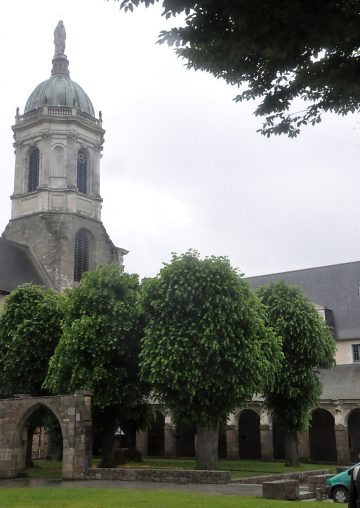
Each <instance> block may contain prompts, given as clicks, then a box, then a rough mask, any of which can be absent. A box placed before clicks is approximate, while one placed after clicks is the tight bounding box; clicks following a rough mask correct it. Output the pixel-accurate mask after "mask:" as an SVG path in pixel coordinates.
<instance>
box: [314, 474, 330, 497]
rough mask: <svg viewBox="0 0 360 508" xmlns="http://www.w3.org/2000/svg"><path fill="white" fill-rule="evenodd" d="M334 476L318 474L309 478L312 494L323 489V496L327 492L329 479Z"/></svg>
mask: <svg viewBox="0 0 360 508" xmlns="http://www.w3.org/2000/svg"><path fill="white" fill-rule="evenodd" d="M331 476H334V475H332V474H317V475H314V476H309V478H308V486H309V490H310V492H316V489H321V492H322V494H325V492H326V480H327V478H329V477H331Z"/></svg>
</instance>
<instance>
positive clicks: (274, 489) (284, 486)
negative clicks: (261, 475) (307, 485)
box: [263, 480, 300, 501]
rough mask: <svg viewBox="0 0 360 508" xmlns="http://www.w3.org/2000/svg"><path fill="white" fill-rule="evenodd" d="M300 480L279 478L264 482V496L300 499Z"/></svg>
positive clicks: (268, 497)
mask: <svg viewBox="0 0 360 508" xmlns="http://www.w3.org/2000/svg"><path fill="white" fill-rule="evenodd" d="M299 494H300V491H299V482H298V480H277V481H274V482H265V483H263V497H264V498H266V499H288V500H291V501H294V500H296V499H299Z"/></svg>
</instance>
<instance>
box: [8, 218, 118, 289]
mask: <svg viewBox="0 0 360 508" xmlns="http://www.w3.org/2000/svg"><path fill="white" fill-rule="evenodd" d="M79 229H85V230H86V231H87V232H88V233H89V235H88V236H89V239H90V249H89V269H90V270H94V269H95V268H96V267H97V266H101V265H105V264H108V263H118V264H122V263H123V255H124V253H125V252H126V251H123V250H122V249H118V248H116V247H115V246H114V244H113V243H112V241H111V240H110V238H109V235H108V234H107V232H106V230H105V228H104V226H103V224H102V222H99V221H97V220H92V219H90V218H87V217H83V216H81V215H78V214H71V213H63V214H60V213H49V212H47V213H37V214H33V215H30V216H27V217H21V218H18V219H13V220H11V221H10V222H9V224H8V225H7V227H6V229H5V231H4V233H3V237H4V238H6V239H8V240H12V241H14V242H18V243H22V244H23V245H27V246H28V247H29V248H30V249H31V251H32V253H33V254H34V255H35V257H36V259H37V260H38V261H39V262H40V263H41V265H42V267H43V268H44V270H45V271H46V273H47V274H48V276H49V278H50V279H51V281H52V284H53V287H54V289H56V290H57V291H62V290H63V289H65V288H69V287H72V286H73V285H74V258H75V235H76V233H77V232H78V231H79Z"/></svg>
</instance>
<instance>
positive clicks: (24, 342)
mask: <svg viewBox="0 0 360 508" xmlns="http://www.w3.org/2000/svg"><path fill="white" fill-rule="evenodd" d="M62 316H63V298H62V296H61V295H59V294H57V293H55V292H54V291H52V290H50V289H45V288H43V287H40V286H34V285H32V284H25V285H23V286H19V287H18V288H17V289H15V290H14V291H12V292H11V293H10V295H8V296H7V297H6V298H5V301H4V304H3V305H2V307H1V310H0V396H1V397H7V396H11V395H13V394H14V393H27V394H30V395H33V396H36V395H47V394H48V392H47V391H45V390H44V389H43V388H42V384H43V382H44V379H45V377H46V373H47V368H48V363H49V360H50V358H51V356H52V355H53V353H54V350H55V347H56V345H57V343H58V341H59V339H60V336H61V319H62Z"/></svg>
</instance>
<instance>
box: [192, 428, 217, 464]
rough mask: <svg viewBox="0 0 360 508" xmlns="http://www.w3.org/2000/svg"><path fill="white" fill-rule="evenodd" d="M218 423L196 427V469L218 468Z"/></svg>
mask: <svg viewBox="0 0 360 508" xmlns="http://www.w3.org/2000/svg"><path fill="white" fill-rule="evenodd" d="M218 440H219V421H216V422H209V423H207V424H206V425H201V424H199V425H197V427H196V469H206V470H210V471H214V470H216V469H217V468H218Z"/></svg>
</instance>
